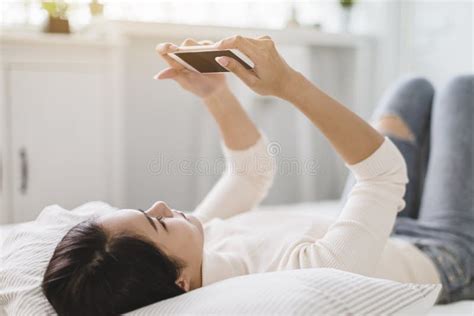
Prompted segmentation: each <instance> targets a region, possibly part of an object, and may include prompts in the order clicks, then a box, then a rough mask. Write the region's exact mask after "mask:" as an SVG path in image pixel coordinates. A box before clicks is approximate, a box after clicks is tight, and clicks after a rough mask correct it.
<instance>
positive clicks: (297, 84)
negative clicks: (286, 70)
mask: <svg viewBox="0 0 474 316" xmlns="http://www.w3.org/2000/svg"><path fill="white" fill-rule="evenodd" d="M285 81H286V82H285V84H284V85H283V86H282V89H281V90H280V93H279V95H278V97H280V98H282V99H283V100H285V101H288V102H289V103H292V104H293V105H295V106H297V105H298V104H300V103H301V102H302V101H303V99H304V98H305V95H306V94H307V93H308V92H309V90H313V89H314V88H316V87H315V86H314V85H313V84H312V83H311V82H310V81H309V80H308V79H306V77H305V76H304V75H303V74H301V73H300V72H298V71H295V70H293V71H292V72H291V74H290V75H289V76H287V79H286V80H285Z"/></svg>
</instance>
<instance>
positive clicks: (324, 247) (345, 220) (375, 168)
mask: <svg viewBox="0 0 474 316" xmlns="http://www.w3.org/2000/svg"><path fill="white" fill-rule="evenodd" d="M218 46H219V47H221V48H237V49H239V50H241V51H242V52H243V53H245V54H246V55H247V56H249V57H250V59H252V61H253V62H254V64H255V68H254V69H253V70H252V71H249V70H246V69H245V68H243V67H241V66H240V64H238V63H237V62H236V61H235V60H232V59H229V58H225V59H222V58H218V62H220V63H221V65H223V66H224V67H227V68H228V69H229V70H230V71H232V72H234V73H235V74H236V75H237V76H238V77H239V78H241V79H242V81H244V83H246V84H247V85H248V86H249V87H250V88H251V89H253V90H254V91H256V92H257V93H260V94H265V95H274V96H277V97H280V98H283V99H285V100H287V101H289V102H291V103H293V104H294V105H295V107H296V108H298V109H299V110H300V111H301V112H303V113H304V114H305V115H306V116H307V117H308V118H309V119H310V120H311V121H312V122H313V123H314V124H315V125H316V126H317V127H318V128H319V129H320V130H321V131H322V132H323V134H324V135H325V136H326V138H327V139H328V140H329V141H330V142H331V144H332V145H333V147H334V148H335V149H336V151H337V152H338V153H339V154H340V155H341V157H342V158H343V159H344V160H345V162H346V165H347V166H348V168H349V169H350V170H351V172H352V173H353V174H354V175H355V178H356V180H357V182H356V184H355V186H354V187H353V189H352V191H351V193H350V194H349V197H348V199H347V202H346V204H345V205H344V208H343V210H342V212H341V214H340V216H339V217H338V219H337V221H336V222H335V223H334V224H333V225H331V227H329V229H328V231H327V232H326V234H325V235H324V237H323V238H320V239H317V238H305V239H304V240H302V241H301V242H300V243H299V244H298V245H296V246H295V247H296V248H295V249H294V250H293V251H291V253H290V255H289V256H287V257H285V260H286V262H285V263H286V265H287V267H288V268H310V267H331V268H336V269H341V270H345V271H350V272H355V273H360V274H365V275H372V273H373V272H374V268H375V266H376V264H377V262H378V260H379V258H380V255H381V253H382V251H383V249H384V247H385V243H386V241H387V239H388V237H389V235H390V233H391V231H392V228H393V225H394V222H395V218H396V214H397V212H399V211H400V210H402V209H403V207H404V201H403V194H404V192H405V184H406V183H407V181H408V178H407V175H406V166H405V162H404V160H403V157H402V156H401V154H400V152H399V151H398V149H397V148H396V147H395V145H393V143H391V141H390V140H389V139H385V140H384V138H383V137H382V136H381V135H380V134H379V133H378V132H377V131H376V130H374V129H373V128H372V127H371V126H370V125H369V124H368V123H366V122H364V121H363V120H362V119H361V118H359V117H358V116H357V115H356V114H354V113H352V112H351V111H350V110H348V109H347V108H345V107H344V106H343V105H341V104H340V103H339V102H337V101H336V100H334V99H332V98H331V97H329V96H327V95H326V94H325V93H324V92H322V91H321V90H319V89H318V88H317V87H316V86H315V85H313V84H312V83H311V82H309V81H308V80H307V79H306V78H304V76H303V75H301V74H300V73H298V72H296V71H295V70H293V69H292V68H291V67H290V66H288V65H287V64H286V62H285V61H284V60H283V59H282V58H281V57H280V55H279V54H278V52H277V50H276V48H275V45H274V43H273V41H271V40H270V39H269V38H268V37H263V38H260V39H248V38H243V37H239V36H238V37H233V38H229V39H226V40H223V41H221V42H220V43H218Z"/></svg>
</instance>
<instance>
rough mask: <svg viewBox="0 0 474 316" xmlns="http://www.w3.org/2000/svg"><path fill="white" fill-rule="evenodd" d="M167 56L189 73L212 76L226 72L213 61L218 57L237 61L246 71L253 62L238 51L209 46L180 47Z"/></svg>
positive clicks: (251, 66)
mask: <svg viewBox="0 0 474 316" xmlns="http://www.w3.org/2000/svg"><path fill="white" fill-rule="evenodd" d="M168 56H170V57H171V58H173V59H174V60H176V61H177V62H178V63H180V64H181V65H183V66H184V67H186V68H187V69H189V70H191V71H196V72H200V73H206V74H212V73H222V72H228V70H227V69H225V68H224V67H222V66H221V65H219V63H218V62H217V61H216V60H215V58H216V57H219V56H228V57H232V58H234V59H235V60H237V61H238V62H239V63H241V64H242V66H244V67H245V68H246V69H252V68H253V67H254V64H253V62H252V61H251V60H250V58H248V57H247V56H246V55H245V54H244V53H242V52H241V51H239V50H238V49H216V48H215V47H212V46H211V47H209V46H181V47H178V49H177V50H176V51H174V52H172V53H168Z"/></svg>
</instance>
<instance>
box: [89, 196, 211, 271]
mask: <svg viewBox="0 0 474 316" xmlns="http://www.w3.org/2000/svg"><path fill="white" fill-rule="evenodd" d="M97 222H98V223H99V224H100V225H102V227H104V229H105V230H106V231H107V232H108V233H110V234H112V235H113V234H117V233H127V232H130V233H134V234H138V235H141V236H144V237H145V238H147V239H148V240H151V241H153V242H154V243H155V244H156V246H158V248H160V249H161V250H162V251H164V252H165V253H166V254H167V255H168V256H172V257H175V258H179V259H181V260H182V261H184V262H185V263H186V265H187V266H188V267H189V268H190V270H189V271H197V269H198V268H199V269H201V263H202V251H203V244H204V233H203V227H202V224H201V222H200V221H199V220H198V219H197V218H196V217H194V216H193V215H189V214H184V213H183V212H181V211H176V210H173V209H170V208H169V207H168V205H166V203H165V202H163V201H158V202H156V203H155V204H153V206H152V207H151V208H149V209H148V210H146V211H141V210H134V209H123V210H119V211H117V212H114V213H110V214H107V215H104V216H101V217H99V219H98V220H97Z"/></svg>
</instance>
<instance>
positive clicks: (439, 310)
mask: <svg viewBox="0 0 474 316" xmlns="http://www.w3.org/2000/svg"><path fill="white" fill-rule="evenodd" d="M272 210H289V211H293V212H304V213H306V212H318V213H321V214H324V215H326V216H330V217H335V216H337V214H338V211H339V210H340V204H339V202H338V201H321V202H317V203H315V202H311V203H299V204H292V205H276V206H262V207H260V208H259V211H272ZM19 225H22V224H21V223H19V224H10V225H0V245H1V244H2V243H3V240H4V239H5V236H7V235H8V233H9V231H10V230H12V229H13V228H15V227H17V226H19ZM428 315H429V316H441V315H460V316H461V315H466V316H467V315H474V300H472V301H462V302H457V303H454V304H449V305H436V306H434V307H433V308H432V309H431V311H430V312H429V314H428Z"/></svg>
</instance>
